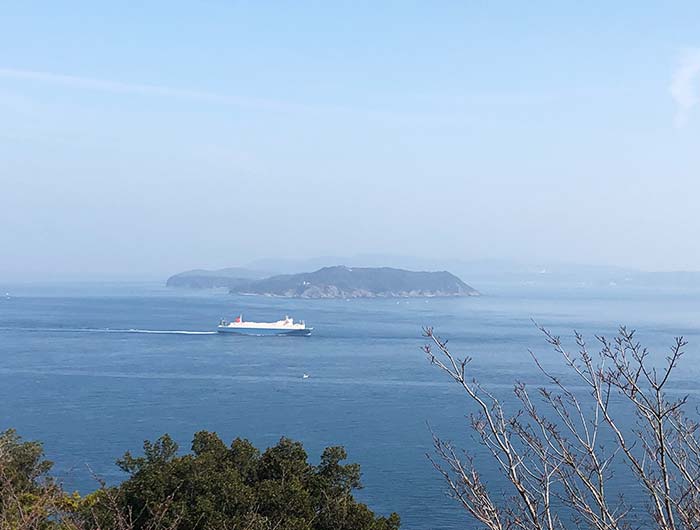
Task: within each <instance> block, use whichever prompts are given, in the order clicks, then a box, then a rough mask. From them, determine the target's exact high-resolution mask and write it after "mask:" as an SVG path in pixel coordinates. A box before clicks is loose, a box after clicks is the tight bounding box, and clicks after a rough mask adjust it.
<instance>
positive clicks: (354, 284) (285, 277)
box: [166, 265, 480, 299]
mask: <svg viewBox="0 0 700 530" xmlns="http://www.w3.org/2000/svg"><path fill="white" fill-rule="evenodd" d="M242 271H244V272H245V273H246V275H247V277H243V276H242ZM256 276H258V275H257V274H256V273H254V272H253V271H248V270H246V269H235V268H232V269H221V270H218V271H207V270H194V271H187V272H182V273H179V274H175V275H174V276H171V277H170V278H168V280H167V282H166V285H167V286H168V287H179V288H189V289H211V288H226V289H228V290H229V292H230V293H232V294H248V295H262V296H276V297H282V298H309V299H319V298H422V297H461V296H479V294H480V293H479V292H478V291H477V290H476V289H474V288H473V287H471V286H470V285H468V284H467V283H465V282H464V281H462V280H461V279H460V278H458V277H457V276H455V275H454V274H452V273H450V272H447V271H437V272H427V271H421V272H417V271H409V270H404V269H395V268H390V267H347V266H344V265H337V266H333V267H323V268H321V269H318V270H316V271H314V272H303V273H298V274H279V275H275V276H269V277H256Z"/></svg>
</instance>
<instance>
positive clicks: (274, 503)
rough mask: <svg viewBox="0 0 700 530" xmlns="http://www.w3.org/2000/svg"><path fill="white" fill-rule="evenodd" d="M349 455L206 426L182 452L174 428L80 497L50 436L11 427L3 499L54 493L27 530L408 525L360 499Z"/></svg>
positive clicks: (368, 529)
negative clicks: (50, 454) (312, 459)
mask: <svg viewBox="0 0 700 530" xmlns="http://www.w3.org/2000/svg"><path fill="white" fill-rule="evenodd" d="M346 458H347V454H346V452H345V449H344V448H342V447H328V448H327V449H325V450H324V451H323V454H322V455H321V459H320V462H319V463H318V465H314V464H311V463H309V461H308V455H307V453H306V451H305V450H304V448H303V446H302V444H301V443H299V442H295V441H293V440H290V439H288V438H282V439H281V440H280V441H279V443H278V444H277V445H275V446H273V447H270V448H268V449H267V450H265V451H264V452H261V451H259V450H258V449H257V448H256V447H255V446H254V445H252V444H251V443H250V442H249V441H248V440H244V439H240V438H236V439H235V440H234V441H233V442H232V443H231V444H230V445H229V446H227V445H226V444H225V443H224V442H223V441H222V440H221V438H219V436H217V434H216V433H212V432H206V431H201V432H198V433H196V434H195V436H194V439H193V441H192V447H191V452H190V453H186V454H180V452H179V448H178V445H177V444H176V443H175V442H174V441H173V439H172V438H171V437H170V436H168V435H167V434H165V435H163V436H161V437H160V438H159V439H158V440H156V441H153V442H151V441H146V442H144V446H143V454H142V455H140V456H134V455H133V454H131V453H130V452H127V453H126V454H125V455H124V456H123V457H122V458H121V459H119V460H118V461H117V465H118V466H119V467H120V468H121V469H122V470H123V471H124V472H126V473H127V474H128V478H127V479H126V480H125V481H124V482H122V483H121V484H119V485H116V486H111V487H107V486H105V485H102V487H100V488H98V489H97V490H96V491H94V492H93V493H90V494H89V495H86V496H85V497H82V498H78V497H71V496H68V495H66V494H65V493H64V492H62V491H61V490H60V488H58V486H57V485H56V483H55V481H53V480H51V478H50V477H48V475H47V473H48V472H49V470H50V468H51V463H50V462H48V461H46V460H44V458H43V449H42V447H41V444H39V443H37V442H23V441H21V439H20V438H19V436H17V434H16V433H15V432H14V431H6V432H5V433H3V434H1V435H0V471H2V476H3V482H2V484H1V485H0V495H2V498H3V501H5V500H7V499H9V498H10V497H12V498H17V497H22V496H25V495H29V497H27V499H28V502H29V503H30V504H31V503H32V502H33V503H35V504H37V506H38V505H39V504H41V503H40V502H39V499H41V498H42V496H47V495H48V493H51V499H52V501H51V503H48V504H50V506H51V509H43V510H42V511H41V514H42V517H41V518H40V519H41V521H39V522H37V524H36V525H34V526H23V525H22V524H19V523H17V524H15V525H14V526H12V528H17V529H18V530H25V529H34V528H36V529H40V528H41V529H43V528H49V527H51V526H54V527H57V528H61V529H64V528H65V529H74V528H75V529H81V530H82V529H85V530H88V529H91V530H107V529H110V530H111V529H114V530H159V529H173V530H175V529H177V530H180V529H182V530H190V529H192V530H194V529H201V530H215V529H216V530H223V529H250V530H267V529H279V530H302V529H304V530H396V529H398V528H399V517H398V515H396V514H395V513H394V514H391V515H390V516H389V517H381V516H377V515H375V514H374V513H373V512H372V510H370V509H369V508H368V507H367V506H366V505H365V504H362V503H359V502H357V501H356V500H355V499H354V497H353V491H354V490H356V489H358V488H360V487H361V484H360V466H359V465H358V464H347V463H344V461H345V460H346ZM6 504H7V503H6V502H3V503H2V504H0V509H3V507H4V506H5V505H6ZM43 504H46V503H43ZM0 513H1V512H0ZM42 525H43V526H42ZM3 528H4V527H3Z"/></svg>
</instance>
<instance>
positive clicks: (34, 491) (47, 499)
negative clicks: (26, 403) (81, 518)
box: [0, 429, 78, 530]
mask: <svg viewBox="0 0 700 530" xmlns="http://www.w3.org/2000/svg"><path fill="white" fill-rule="evenodd" d="M52 465H53V464H52V463H51V462H50V461H48V460H46V459H45V458H44V449H43V447H42V445H41V443H39V442H28V441H23V440H22V438H21V437H20V436H19V435H18V434H17V433H16V432H15V431H14V430H12V429H10V430H6V431H4V432H0V528H1V529H3V530H5V529H13V530H49V529H53V530H58V529H61V530H63V529H73V528H75V525H74V522H73V521H72V518H71V516H70V514H71V513H72V512H73V511H74V510H75V509H76V507H77V502H78V498H77V496H68V495H65V494H64V493H63V491H62V489H61V488H60V486H59V485H58V484H57V483H56V482H55V481H54V480H53V479H52V478H51V477H50V476H49V475H48V472H49V471H50V470H51V467H52Z"/></svg>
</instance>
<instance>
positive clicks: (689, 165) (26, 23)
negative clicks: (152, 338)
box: [0, 0, 700, 279]
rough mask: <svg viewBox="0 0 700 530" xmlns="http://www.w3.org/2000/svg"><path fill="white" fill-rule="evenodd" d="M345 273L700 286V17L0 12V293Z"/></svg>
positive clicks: (213, 4)
mask: <svg viewBox="0 0 700 530" xmlns="http://www.w3.org/2000/svg"><path fill="white" fill-rule="evenodd" d="M140 4H143V5H140ZM355 253H385V254H404V255H416V256H444V257H446V258H447V257H449V258H464V259H474V258H514V259H519V260H524V261H547V260H557V261H573V262H584V263H599V264H615V265H624V266H636V267H640V268H645V269H700V3H699V2H697V1H688V2H673V3H662V2H651V1H650V2H638V1H634V2H615V3H611V2H586V3H582V2H511V3H505V2H503V3H498V2H476V1H473V2H469V1H464V2H457V1H455V2H415V3H414V2H405V1H401V2H375V1H372V2H366V3H362V2H356V1H353V2H347V3H341V2H320V1H319V2H296V1H295V2H287V3H285V2H252V1H251V2H234V1H202V2H173V1H172V0H169V1H167V2H165V1H164V2H156V1H153V2H143V3H141V2H130V3H127V2H112V3H111V7H109V6H107V3H106V2H94V1H90V2H87V1H86V2H69V1H62V2H30V1H21V2H20V1H10V2H4V3H3V7H2V13H1V14H0V278H5V279H31V278H45V277H47V276H46V275H47V274H48V273H49V272H52V273H54V274H56V275H57V276H71V275H73V276H75V275H80V274H83V273H84V274H89V275H91V276H95V275H97V276H100V275H102V276H110V275H115V276H119V277H123V276H139V275H148V276H153V275H156V276H157V275H167V274H168V273H170V272H176V271H179V270H182V269H187V268H194V267H222V266H229V265H239V264H244V263H245V262H247V261H249V260H252V259H255V258H259V257H269V256H279V257H304V256H316V255H349V254H355Z"/></svg>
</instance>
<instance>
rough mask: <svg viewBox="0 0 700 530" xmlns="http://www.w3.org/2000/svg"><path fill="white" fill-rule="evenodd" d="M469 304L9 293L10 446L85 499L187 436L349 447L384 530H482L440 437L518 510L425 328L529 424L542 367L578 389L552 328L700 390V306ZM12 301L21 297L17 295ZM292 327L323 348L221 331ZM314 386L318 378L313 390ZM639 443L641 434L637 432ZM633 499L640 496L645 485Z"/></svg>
mask: <svg viewBox="0 0 700 530" xmlns="http://www.w3.org/2000/svg"><path fill="white" fill-rule="evenodd" d="M477 287H478V288H479V289H480V291H482V293H483V295H482V296H479V297H467V298H423V299H421V298H415V299H351V300H341V299H334V300H295V299H282V298H270V297H262V296H233V295H230V294H228V293H226V292H223V291H188V290H173V289H167V288H165V287H163V286H162V285H161V284H158V283H134V282H114V283H96V282H93V283H46V284H21V285H0V430H4V429H7V428H14V429H16V430H17V431H18V432H19V434H21V435H22V436H23V437H24V438H25V439H28V440H40V441H42V442H43V444H44V448H45V452H46V455H47V457H48V458H49V459H50V460H52V461H53V462H54V469H53V472H54V474H55V475H57V476H58V477H59V478H60V480H61V481H62V482H63V484H64V486H65V487H66V488H67V489H68V490H71V491H72V490H76V491H79V492H81V493H87V492H89V491H91V490H93V489H95V488H96V486H97V483H96V479H95V477H96V476H97V477H101V478H102V479H104V480H106V481H107V482H108V483H111V484H114V483H118V482H119V481H120V480H123V479H124V478H125V477H124V475H123V474H122V473H121V472H120V470H119V469H118V468H117V466H116V465H115V460H117V459H118V458H119V457H120V456H122V455H123V454H124V452H126V451H127V450H128V451H131V452H132V453H139V451H140V450H141V448H142V444H143V441H144V440H147V439H148V440H153V439H155V438H157V437H159V436H160V435H162V434H163V433H168V434H170V435H171V436H172V437H173V438H174V439H175V440H176V441H177V442H178V443H179V445H180V447H181V450H182V451H183V452H184V451H187V450H189V447H190V443H191V440H192V435H193V434H194V433H195V432H197V431H199V430H203V429H204V430H209V431H216V432H217V433H218V434H219V435H220V436H221V437H222V438H223V439H224V440H225V441H227V442H230V441H231V440H233V439H234V438H236V437H244V438H248V439H249V440H251V441H252V442H254V443H255V444H256V445H257V446H258V447H260V448H265V447H268V446H270V445H273V444H275V443H276V442H277V441H278V440H279V439H280V438H281V437H283V436H286V437H289V438H292V439H295V440H299V441H301V442H303V444H304V447H305V449H306V450H307V452H308V454H309V459H310V461H312V462H317V461H318V459H319V457H320V454H321V452H322V450H323V448H324V447H327V446H331V445H342V446H344V447H345V448H346V449H347V452H348V456H349V461H351V462H357V463H359V464H360V465H361V468H362V482H363V486H364V487H363V489H361V490H360V491H358V492H357V494H356V496H357V498H358V499H359V500H361V501H362V502H365V503H367V504H368V505H369V507H370V508H371V509H372V510H374V511H375V512H377V513H380V514H389V513H391V512H394V511H395V512H397V513H398V514H399V515H400V516H401V520H402V528H405V529H456V528H460V529H464V528H477V527H478V525H476V524H474V523H473V522H472V521H471V520H470V519H469V518H468V517H467V515H466V513H465V512H464V511H463V509H462V508H461V507H460V506H459V504H458V503H457V502H455V500H454V499H452V498H450V496H449V492H448V488H447V485H446V483H445V481H444V479H443V478H442V477H441V475H440V474H439V473H438V472H437V471H436V470H435V468H434V467H433V465H432V464H431V462H430V460H429V458H428V455H431V454H433V433H435V434H437V435H439V436H440V437H442V438H445V439H448V440H451V441H452V442H453V443H454V444H455V445H456V446H457V447H461V448H464V449H465V450H466V451H467V452H468V453H470V454H472V455H475V456H476V457H477V458H476V460H475V463H476V465H477V467H478V468H479V470H480V472H481V474H482V476H483V477H484V479H485V480H486V482H487V483H488V484H490V485H492V486H493V492H494V495H495V497H496V498H498V496H499V495H505V496H508V495H510V494H512V492H508V490H507V487H506V484H505V483H504V482H503V480H502V478H501V476H500V473H499V471H498V468H497V466H496V465H495V463H494V461H493V460H492V459H491V458H490V457H489V455H488V453H487V452H486V451H485V450H484V448H483V447H482V446H481V445H480V444H479V441H478V439H477V438H476V437H475V435H474V433H473V431H472V430H471V428H470V420H469V417H470V414H471V413H472V412H473V408H472V407H471V405H470V403H469V401H468V400H467V399H465V397H464V395H463V393H462V392H461V391H460V389H459V388H458V387H457V386H456V385H455V383H453V382H450V381H449V379H448V378H447V377H446V376H445V374H443V373H441V372H440V371H439V370H438V369H437V368H436V367H435V366H434V365H431V364H430V362H429V360H428V359H427V358H426V355H425V353H424V352H423V351H422V349H421V348H422V346H423V345H424V344H425V343H426V339H425V337H423V336H422V333H423V328H424V327H425V326H432V327H434V329H435V331H436V333H437V334H439V335H440V336H441V337H443V338H445V339H448V340H449V342H448V345H449V347H450V349H451V350H452V351H453V352H454V353H455V354H456V355H458V356H460V357H464V356H468V357H470V358H471V362H470V363H469V365H468V374H469V375H470V377H474V378H476V379H478V381H479V382H480V383H481V385H482V386H483V388H484V389H485V390H487V391H489V392H490V393H491V394H493V395H494V396H496V397H498V398H499V399H501V400H502V402H503V403H505V404H506V405H507V406H508V407H511V408H512V409H513V410H515V409H516V408H517V403H516V402H515V400H514V397H513V385H514V384H515V383H516V382H522V383H525V384H526V385H528V388H531V389H533V391H534V390H535V389H536V388H537V387H538V386H540V385H542V384H543V378H542V375H541V373H540V372H539V371H538V368H537V366H536V365H535V363H534V362H533V359H532V355H533V354H534V355H536V356H537V357H538V358H539V359H540V361H541V363H542V364H543V366H545V367H546V368H547V369H548V370H550V371H551V372H552V373H553V374H555V375H558V376H560V377H561V378H562V380H563V381H565V382H569V383H570V384H572V385H573V386H574V388H578V387H576V385H577V384H578V383H577V382H576V380H575V379H570V375H569V372H568V371H567V370H566V367H565V366H564V364H563V363H562V362H561V359H560V358H559V357H558V355H557V354H556V353H554V352H553V351H552V349H551V348H550V347H549V346H548V345H547V343H546V341H545V340H544V337H543V335H542V333H541V332H540V331H539V330H538V329H537V325H541V326H545V327H546V328H548V329H549V330H551V332H552V333H555V334H558V335H561V336H562V339H563V341H564V343H565V345H566V346H567V347H571V348H575V343H574V340H573V331H574V330H577V331H579V332H581V333H582V334H583V335H584V336H585V337H586V339H587V340H588V342H589V344H590V347H591V350H592V351H596V348H597V345H596V335H605V336H613V335H614V334H615V333H616V330H617V328H618V326H620V325H625V326H627V327H628V328H631V329H635V330H637V338H638V339H639V340H640V341H641V342H642V343H644V344H645V345H646V346H648V347H649V349H650V351H651V358H652V359H654V362H657V363H661V362H663V358H664V356H665V355H667V353H668V351H669V347H670V346H671V344H672V343H673V340H674V337H676V336H680V335H682V336H684V337H685V338H686V339H687V340H688V342H689V344H688V346H687V347H686V354H685V356H684V357H683V359H682V361H681V368H679V369H678V371H677V372H676V373H675V375H674V378H673V382H672V385H671V389H670V390H671V392H672V393H674V392H677V393H678V394H679V395H681V394H682V395H685V394H687V395H690V396H691V401H692V400H695V399H697V393H698V391H699V390H700V385H699V384H698V381H700V291H699V290H697V289H696V290H684V289H681V288H677V287H674V288H668V289H663V288H659V287H655V288H643V287H634V288H632V287H625V286H622V287H620V286H614V285H602V286H596V287H590V286H577V285H555V286H551V285H537V284H527V285H521V284H499V283H498V282H496V281H494V282H491V283H486V284H483V285H478V286H477ZM5 293H7V294H5ZM241 313H242V314H243V316H244V318H245V319H248V320H262V321H265V320H277V319H279V318H281V317H283V316H284V315H290V316H292V317H293V318H295V319H304V320H305V321H306V322H307V323H308V324H309V325H311V326H313V327H314V332H313V334H312V336H310V337H243V336H235V335H228V334H227V335H219V334H217V333H216V332H215V327H216V324H217V323H218V321H219V320H220V319H221V318H231V317H233V316H236V315H238V314H241ZM304 374H307V375H308V377H306V378H305V377H304ZM627 421H628V422H629V425H628V426H629V427H632V425H633V422H634V419H633V417H632V416H630V417H629V418H628V420H627ZM619 471H620V478H619V480H618V482H617V486H616V487H618V488H619V490H620V492H623V491H624V492H626V493H627V494H628V496H629V495H631V498H628V503H629V504H630V505H631V506H632V508H633V509H634V510H643V509H644V506H645V499H644V497H643V495H641V494H639V495H637V494H635V493H633V492H632V493H630V492H631V491H632V490H630V489H629V488H628V487H627V484H628V482H629V483H631V482H632V479H631V478H630V473H629V470H626V469H625V468H624V466H622V467H620V470H619Z"/></svg>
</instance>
